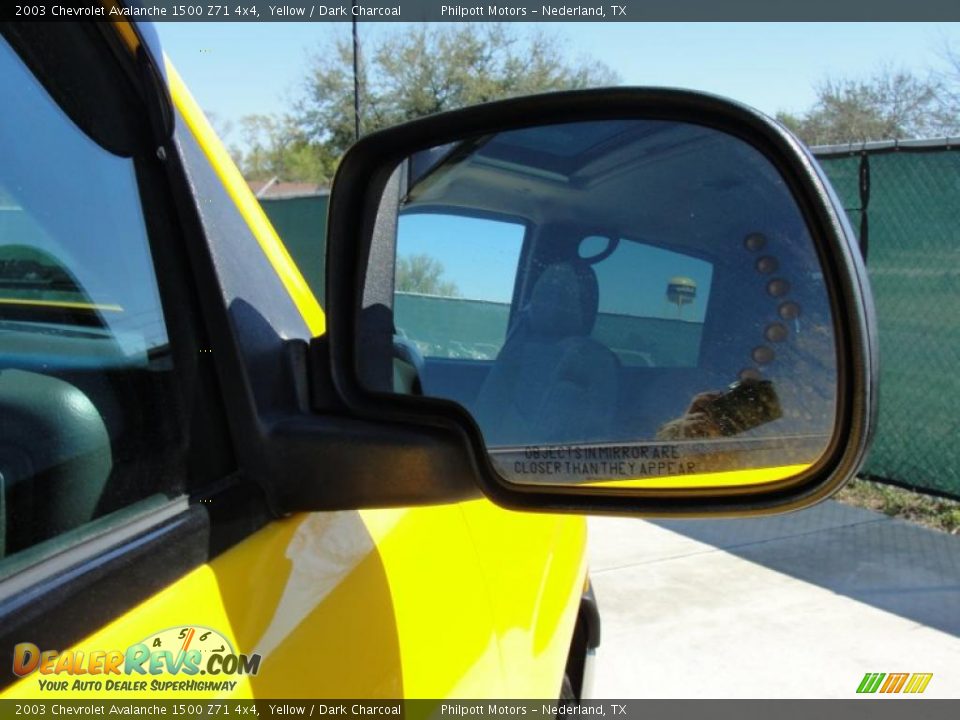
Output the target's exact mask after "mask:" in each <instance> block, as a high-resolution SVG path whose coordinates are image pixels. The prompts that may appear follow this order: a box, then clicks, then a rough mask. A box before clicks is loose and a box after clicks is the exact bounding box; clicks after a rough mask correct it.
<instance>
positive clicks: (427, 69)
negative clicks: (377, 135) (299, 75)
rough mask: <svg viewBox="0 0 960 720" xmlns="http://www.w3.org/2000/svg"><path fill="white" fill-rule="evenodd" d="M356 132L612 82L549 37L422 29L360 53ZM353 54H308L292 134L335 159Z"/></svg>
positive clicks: (349, 98)
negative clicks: (295, 128)
mask: <svg viewBox="0 0 960 720" xmlns="http://www.w3.org/2000/svg"><path fill="white" fill-rule="evenodd" d="M363 50H364V52H361V54H360V62H359V71H358V79H359V85H360V104H361V132H362V133H364V134H365V133H368V132H371V131H373V130H377V129H380V128H383V127H386V126H388V125H393V124H396V123H400V122H404V121H407V120H412V119H414V118H419V117H423V116H425V115H430V114H432V113H437V112H442V111H444V110H451V109H454V108H459V107H463V106H466V105H472V104H475V103H482V102H488V101H491V100H497V99H501V98H505V97H511V96H516V95H524V94H529V93H535V92H544V91H551V90H568V89H575V88H585V87H590V86H594V85H609V84H615V83H616V82H617V76H616V74H615V73H614V72H613V71H612V70H611V69H610V68H608V67H607V66H605V65H603V64H601V63H595V62H576V63H568V62H567V61H566V60H565V59H564V48H563V47H562V46H561V45H560V43H559V42H558V41H557V40H556V39H555V38H554V37H552V36H547V35H544V34H538V35H533V36H531V37H529V38H528V39H520V38H519V37H518V36H516V35H515V34H514V33H513V30H511V29H510V28H509V27H508V26H506V25H492V26H486V27H484V28H483V29H478V28H477V27H476V26H473V25H460V26H457V25H444V26H442V27H439V28H427V27H425V26H421V27H419V28H417V29H414V30H413V31H411V32H409V33H405V34H402V35H392V36H389V37H386V38H385V39H383V40H380V41H377V42H375V43H373V44H371V45H370V46H368V47H366V48H363ZM352 58H353V56H352V47H351V45H350V44H349V43H348V42H346V41H339V42H336V43H334V44H333V45H332V46H331V47H327V48H325V49H324V50H322V51H320V52H318V53H315V54H314V55H313V56H312V57H311V59H310V61H309V70H308V72H307V77H306V79H305V83H304V94H303V97H302V98H301V99H300V100H299V101H298V102H297V104H296V106H295V110H294V113H293V115H294V117H295V119H296V123H297V126H298V128H299V129H300V131H301V132H303V133H304V135H305V136H306V137H307V138H308V139H309V141H310V142H311V143H316V144H318V145H320V146H322V147H323V149H324V151H325V152H326V153H327V155H328V157H331V158H338V157H340V155H342V154H343V152H344V151H345V150H346V149H347V148H348V147H349V146H350V144H351V143H352V142H353V141H354V116H353V75H352V72H353V59H352Z"/></svg>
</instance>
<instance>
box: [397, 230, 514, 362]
mask: <svg viewBox="0 0 960 720" xmlns="http://www.w3.org/2000/svg"><path fill="white" fill-rule="evenodd" d="M524 231H525V228H524V226H523V225H521V224H519V223H513V222H504V221H501V220H491V219H487V218H478V217H468V216H463V215H448V214H440V213H418V214H410V215H401V217H400V220H399V227H398V231H397V270H396V284H395V295H394V322H395V325H396V330H397V334H398V335H400V336H402V337H405V338H408V339H409V340H411V341H413V342H414V343H415V344H416V345H417V346H418V347H419V348H420V351H421V352H422V353H423V354H424V356H426V357H439V358H460V359H470V360H493V359H494V358H496V357H497V353H499V352H500V348H501V347H502V346H503V342H504V339H505V337H506V334H507V323H508V321H509V319H510V304H511V300H512V298H513V287H514V281H515V279H516V268H517V263H518V261H519V258H520V248H521V246H522V245H523V236H524Z"/></svg>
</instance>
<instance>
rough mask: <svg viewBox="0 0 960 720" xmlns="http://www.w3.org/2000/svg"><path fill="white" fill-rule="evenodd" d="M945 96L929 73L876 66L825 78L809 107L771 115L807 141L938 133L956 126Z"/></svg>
mask: <svg viewBox="0 0 960 720" xmlns="http://www.w3.org/2000/svg"><path fill="white" fill-rule="evenodd" d="M946 97H947V90H946V88H945V86H944V83H943V82H942V81H941V80H939V79H938V78H936V77H935V76H931V77H928V78H922V77H919V76H917V75H915V74H914V73H911V72H910V71H908V70H903V69H901V70H893V69H890V68H882V69H881V70H880V71H879V72H877V73H876V74H874V75H873V76H871V77H870V78H867V79H866V80H854V79H850V78H835V79H829V78H828V79H827V80H825V81H823V82H822V83H821V84H820V85H819V86H818V87H817V101H816V103H815V104H814V106H813V107H812V108H811V109H810V110H808V111H807V112H805V113H803V114H801V115H799V116H797V115H791V114H789V113H779V114H778V115H777V119H778V120H780V122H782V123H783V124H784V125H786V126H787V127H789V128H790V129H791V130H793V132H794V133H796V134H797V136H798V137H799V138H800V139H801V140H803V141H804V142H806V143H807V144H808V145H833V144H844V143H862V142H868V141H871V140H903V139H909V138H926V137H943V136H946V135H955V134H956V133H957V131H958V129H960V123H958V121H957V116H956V113H952V112H950V111H949V110H948V108H947V107H946V105H945V104H944V100H945V98H946Z"/></svg>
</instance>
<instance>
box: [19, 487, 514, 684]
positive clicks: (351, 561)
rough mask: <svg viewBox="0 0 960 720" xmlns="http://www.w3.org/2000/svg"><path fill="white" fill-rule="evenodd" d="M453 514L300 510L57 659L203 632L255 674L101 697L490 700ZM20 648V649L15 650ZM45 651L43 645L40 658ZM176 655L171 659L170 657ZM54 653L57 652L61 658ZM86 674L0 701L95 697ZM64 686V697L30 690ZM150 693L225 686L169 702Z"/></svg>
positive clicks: (491, 656) (481, 607)
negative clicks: (166, 634) (254, 661)
mask: <svg viewBox="0 0 960 720" xmlns="http://www.w3.org/2000/svg"><path fill="white" fill-rule="evenodd" d="M476 567H477V561H476V556H475V554H474V550H473V544H472V542H471V540H470V538H469V536H468V534H467V529H466V527H465V525H464V522H463V515H462V513H461V511H460V509H459V507H458V506H455V505H452V506H440V507H434V508H423V509H415V510H381V511H365V512H359V513H358V512H340V513H313V514H307V515H299V516H297V517H293V518H289V519H286V520H283V521H278V522H275V523H272V524H271V525H270V526H268V527H267V528H265V529H263V530H261V531H260V532H258V533H256V534H255V535H253V536H251V537H250V538H248V539H247V540H245V541H243V542H242V543H240V544H238V545H237V546H235V547H234V548H232V549H230V550H229V551H227V552H226V553H224V554H223V555H222V556H220V557H218V558H217V559H215V560H214V561H213V562H211V563H209V564H208V565H205V566H203V567H201V568H198V569H197V570H194V571H193V572H191V573H190V574H188V575H187V576H185V577H184V578H182V579H181V580H180V581H178V582H176V583H174V584H173V585H171V586H170V587H168V588H167V589H165V590H164V591H162V592H160V593H158V594H157V595H155V596H154V597H153V598H151V599H150V600H148V601H147V602H145V603H143V604H141V605H140V606H138V607H136V608H134V609H133V610H131V611H130V612H128V613H127V614H126V615H124V616H123V617H121V618H118V619H117V620H116V621H114V622H113V623H111V624H110V625H108V626H106V627H105V628H103V629H102V630H100V631H98V632H96V633H94V634H92V635H91V636H89V637H87V638H85V639H84V640H82V641H81V642H79V643H77V645H76V646H75V647H74V648H70V649H69V650H70V651H74V652H82V653H84V656H85V657H89V656H90V654H91V653H93V652H94V651H104V652H108V651H119V652H126V650H127V648H128V647H130V646H131V645H134V644H136V643H139V642H141V641H142V640H144V639H147V638H152V637H154V636H156V635H157V634H158V633H159V632H160V631H162V630H165V629H167V628H195V627H199V628H210V629H212V630H214V631H216V632H218V633H221V634H222V635H223V637H224V638H225V639H226V640H227V641H228V642H229V643H230V644H231V645H232V646H233V648H235V649H236V652H237V653H244V654H246V655H248V656H252V655H254V654H259V655H260V656H261V660H260V663H259V669H258V672H257V674H256V675H238V676H218V677H216V678H214V677H213V676H211V675H193V676H190V677H188V676H185V675H184V674H182V673H180V674H175V675H171V674H168V673H163V674H160V675H157V676H150V675H146V676H140V675H137V674H132V675H129V676H128V675H125V674H111V675H101V676H98V677H96V680H101V681H104V682H105V681H113V682H117V681H131V682H135V681H144V682H145V683H146V685H145V686H143V687H141V688H137V689H136V690H127V691H119V692H118V691H117V690H116V689H111V690H110V694H111V695H113V696H115V697H148V696H154V697H161V696H162V697H174V696H179V697H192V698H201V697H203V698H210V697H233V698H249V697H257V698H275V697H289V698H293V697H384V698H396V697H403V696H406V697H432V698H442V697H501V696H503V694H504V691H503V679H502V675H501V669H500V655H499V650H498V646H497V638H496V635H495V633H494V630H493V628H494V623H493V618H492V616H491V612H490V605H489V601H488V596H487V590H486V588H485V587H484V584H483V578H482V577H481V576H480V574H479V573H478V572H477V571H476ZM25 640H28V639H25ZM41 650H48V648H41ZM174 650H175V651H176V650H177V648H174ZM63 654H66V653H63ZM94 677H95V676H93V675H89V674H87V675H83V676H81V675H73V674H70V673H68V672H66V671H64V672H62V673H60V674H55V673H50V674H44V673H40V672H34V673H32V674H31V675H28V676H26V677H25V678H24V679H23V680H21V681H19V682H17V683H16V684H14V685H12V686H10V687H9V688H7V690H6V691H5V692H4V696H5V697H10V698H13V697H16V698H29V697H41V696H43V697H50V696H54V697H56V696H69V697H98V696H99V697H102V696H103V693H104V692H105V691H106V687H104V686H99V687H97V686H96V685H91V686H89V687H88V688H87V689H79V688H81V687H83V686H82V685H80V686H75V685H74V682H75V681H76V680H80V681H81V682H84V681H87V680H91V679H94ZM51 680H55V681H61V680H67V681H68V684H67V687H66V688H64V692H60V691H58V692H55V693H50V692H46V691H44V690H42V689H41V685H40V681H51ZM153 680H156V681H157V682H177V681H181V682H190V681H198V682H207V681H216V682H221V681H226V682H228V683H234V684H233V685H230V686H228V687H227V688H226V689H223V688H221V689H219V690H193V689H187V688H186V687H185V689H184V690H182V691H180V692H177V688H178V687H180V686H169V685H166V686H161V687H160V688H155V686H153V685H152V684H151V683H152V681H153Z"/></svg>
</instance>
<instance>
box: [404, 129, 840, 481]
mask: <svg viewBox="0 0 960 720" xmlns="http://www.w3.org/2000/svg"><path fill="white" fill-rule="evenodd" d="M404 170H405V172H406V177H405V181H406V189H405V191H404V190H401V204H400V214H399V220H398V233H397V248H396V253H397V258H396V261H397V273H396V278H395V288H394V307H393V324H394V331H395V333H396V334H395V342H394V346H395V361H394V367H395V373H394V378H395V379H394V382H395V387H394V389H395V390H397V391H401V392H422V393H423V394H425V395H429V396H434V397H443V398H449V399H452V400H455V401H457V402H458V403H460V404H462V405H463V406H464V407H466V408H467V409H468V410H470V412H471V413H472V415H473V416H474V418H475V419H476V421H477V423H478V425H479V426H480V428H481V430H482V432H483V435H484V439H485V441H486V444H487V446H488V448H491V449H494V450H496V449H500V450H502V452H501V453H500V456H502V457H506V456H508V455H509V452H508V451H509V450H510V449H511V448H512V449H514V450H516V449H518V448H527V449H529V448H539V449H542V448H544V447H545V446H546V447H558V446H564V447H573V446H577V447H580V446H592V445H602V444H611V443H613V444H635V443H651V442H653V443H656V442H660V443H664V442H682V443H688V444H696V445H697V446H698V447H701V455H703V454H704V453H713V454H716V453H717V448H718V447H721V446H723V447H732V448H734V449H735V450H736V452H733V453H724V458H725V459H723V460H721V461H717V462H716V463H714V465H713V466H711V467H712V469H721V470H722V469H739V468H745V467H760V466H764V465H770V464H783V463H808V464H809V463H812V462H814V461H815V460H816V459H817V458H818V457H819V456H820V454H822V452H823V451H824V449H825V448H826V445H827V443H828V441H829V437H830V435H831V433H832V431H833V424H834V415H835V392H836V387H835V386H836V357H835V346H834V339H833V322H832V317H831V310H830V304H829V300H828V297H827V292H826V287H825V285H824V281H823V276H822V273H821V268H820V263H819V260H818V257H817V254H816V251H815V248H814V245H813V242H812V241H811V238H810V236H809V233H808V230H807V227H806V224H805V222H804V219H803V217H802V215H801V213H800V211H799V209H798V208H797V206H796V204H795V201H794V199H793V197H792V195H791V193H790V191H789V189H788V188H787V186H786V184H785V182H784V180H783V179H782V178H781V177H780V175H779V173H778V172H777V171H776V169H775V168H774V167H773V166H772V165H771V163H770V162H769V161H768V160H767V159H766V158H765V157H763V156H762V155H761V154H760V153H759V152H758V151H757V150H756V149H754V148H753V147H752V146H750V145H748V144H747V143H745V142H743V141H742V140H739V139H737V138H734V137H732V136H730V135H727V134H725V133H723V132H720V131H718V130H714V129H711V128H707V127H702V126H697V125H692V124H686V123H677V122H669V121H650V120H625V121H602V122H585V123H572V124H564V125H553V126H545V127H536V128H530V129H525V130H519V131H512V132H507V133H501V134H498V135H495V136H488V137H483V138H477V139H474V140H471V141H467V142H464V143H461V144H458V145H455V146H452V147H445V148H436V149H434V150H431V151H429V152H426V153H422V154H420V155H418V156H415V157H413V158H411V160H410V162H408V163H407V164H406V166H405V168H404ZM758 440H762V442H757V441H758ZM751 442H752V443H753V446H752V447H753V450H751V451H750V452H744V450H743V449H744V448H746V447H748V445H750V443H751ZM724 444H726V445H724ZM691 447H692V445H691ZM758 449H759V451H760V455H758V454H756V451H757V450H758ZM527 455H528V456H529V452H528V453H527ZM494 456H497V452H494ZM731 457H735V458H736V459H734V460H731ZM506 465H507V463H505V464H504V467H506ZM681 465H682V464H681ZM701 469H702V467H701ZM678 470H679V471H682V470H683V468H678ZM663 472H664V471H663V470H661V471H660V472H659V474H663ZM588 474H589V473H588ZM603 477H604V472H603V470H601V471H600V472H598V473H593V474H590V478H591V479H593V480H602V479H603ZM553 479H554V480H556V479H558V478H553ZM581 479H582V478H581ZM521 481H525V482H526V481H530V482H541V481H544V479H543V478H531V477H528V478H522V479H521ZM546 481H550V478H547V479H546Z"/></svg>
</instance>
